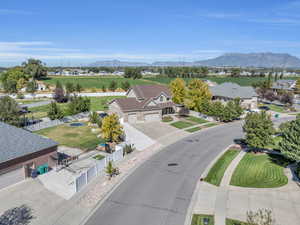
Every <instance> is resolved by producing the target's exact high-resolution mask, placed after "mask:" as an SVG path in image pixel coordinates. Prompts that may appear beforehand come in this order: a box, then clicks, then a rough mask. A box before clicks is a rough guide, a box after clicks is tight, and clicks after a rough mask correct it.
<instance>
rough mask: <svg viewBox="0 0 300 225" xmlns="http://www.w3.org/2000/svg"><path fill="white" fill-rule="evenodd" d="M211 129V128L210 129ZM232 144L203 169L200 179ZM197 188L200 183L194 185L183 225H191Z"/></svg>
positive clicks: (197, 192)
mask: <svg viewBox="0 0 300 225" xmlns="http://www.w3.org/2000/svg"><path fill="white" fill-rule="evenodd" d="M211 128H213V127H211ZM232 145H233V144H231V145H229V146H228V147H227V148H225V149H224V150H223V151H221V152H220V153H219V154H218V155H217V156H216V157H215V159H214V160H212V161H211V162H210V163H209V165H208V166H207V167H206V168H205V170H204V172H203V173H202V174H201V176H200V178H199V179H201V178H205V177H206V176H207V174H208V172H209V170H210V169H211V168H212V167H213V165H214V164H215V163H216V162H217V161H218V160H219V158H220V157H221V156H222V155H223V154H224V153H225V152H226V151H227V150H228V149H230V148H231V147H232ZM199 186H200V182H197V185H196V188H195V190H194V193H193V195H192V198H191V202H190V206H189V208H188V210H187V213H186V218H185V222H184V225H191V223H192V218H193V209H194V207H195V204H196V202H197V199H198V194H199V191H198V190H199Z"/></svg>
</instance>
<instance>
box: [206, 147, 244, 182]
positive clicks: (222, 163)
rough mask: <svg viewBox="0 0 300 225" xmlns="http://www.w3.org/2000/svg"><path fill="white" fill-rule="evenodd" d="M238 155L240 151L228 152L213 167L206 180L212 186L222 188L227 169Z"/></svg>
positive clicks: (231, 150) (230, 150) (232, 150)
mask: <svg viewBox="0 0 300 225" xmlns="http://www.w3.org/2000/svg"><path fill="white" fill-rule="evenodd" d="M238 154H239V151H237V150H235V149H229V150H228V151H226V152H225V153H224V154H223V155H222V156H221V157H220V158H219V159H218V161H217V162H216V163H215V164H214V165H213V167H212V168H211V169H210V171H209V173H208V174H207V176H206V177H205V178H204V180H205V181H206V182H208V183H210V184H213V185H216V186H220V184H221V181H222V178H223V176H224V173H225V171H226V169H227V168H228V166H229V165H230V163H231V162H232V160H233V159H234V158H235V157H236V156H237V155H238Z"/></svg>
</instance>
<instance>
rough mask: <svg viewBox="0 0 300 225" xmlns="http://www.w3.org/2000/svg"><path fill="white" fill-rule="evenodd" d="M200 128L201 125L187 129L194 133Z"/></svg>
mask: <svg viewBox="0 0 300 225" xmlns="http://www.w3.org/2000/svg"><path fill="white" fill-rule="evenodd" d="M199 130H201V127H194V128H190V129H187V130H186V131H187V132H190V133H194V132H196V131H199Z"/></svg>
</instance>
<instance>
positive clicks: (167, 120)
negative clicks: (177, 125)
mask: <svg viewBox="0 0 300 225" xmlns="http://www.w3.org/2000/svg"><path fill="white" fill-rule="evenodd" d="M172 121H173V118H172V117H171V116H164V117H163V119H162V122H165V123H168V122H172Z"/></svg>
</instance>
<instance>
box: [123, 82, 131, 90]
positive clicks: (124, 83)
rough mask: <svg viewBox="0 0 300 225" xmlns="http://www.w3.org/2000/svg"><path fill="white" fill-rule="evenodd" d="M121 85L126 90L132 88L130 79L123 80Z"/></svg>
mask: <svg viewBox="0 0 300 225" xmlns="http://www.w3.org/2000/svg"><path fill="white" fill-rule="evenodd" d="M121 87H122V89H123V90H124V91H128V89H129V88H130V83H129V82H128V81H125V82H122V83H121Z"/></svg>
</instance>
